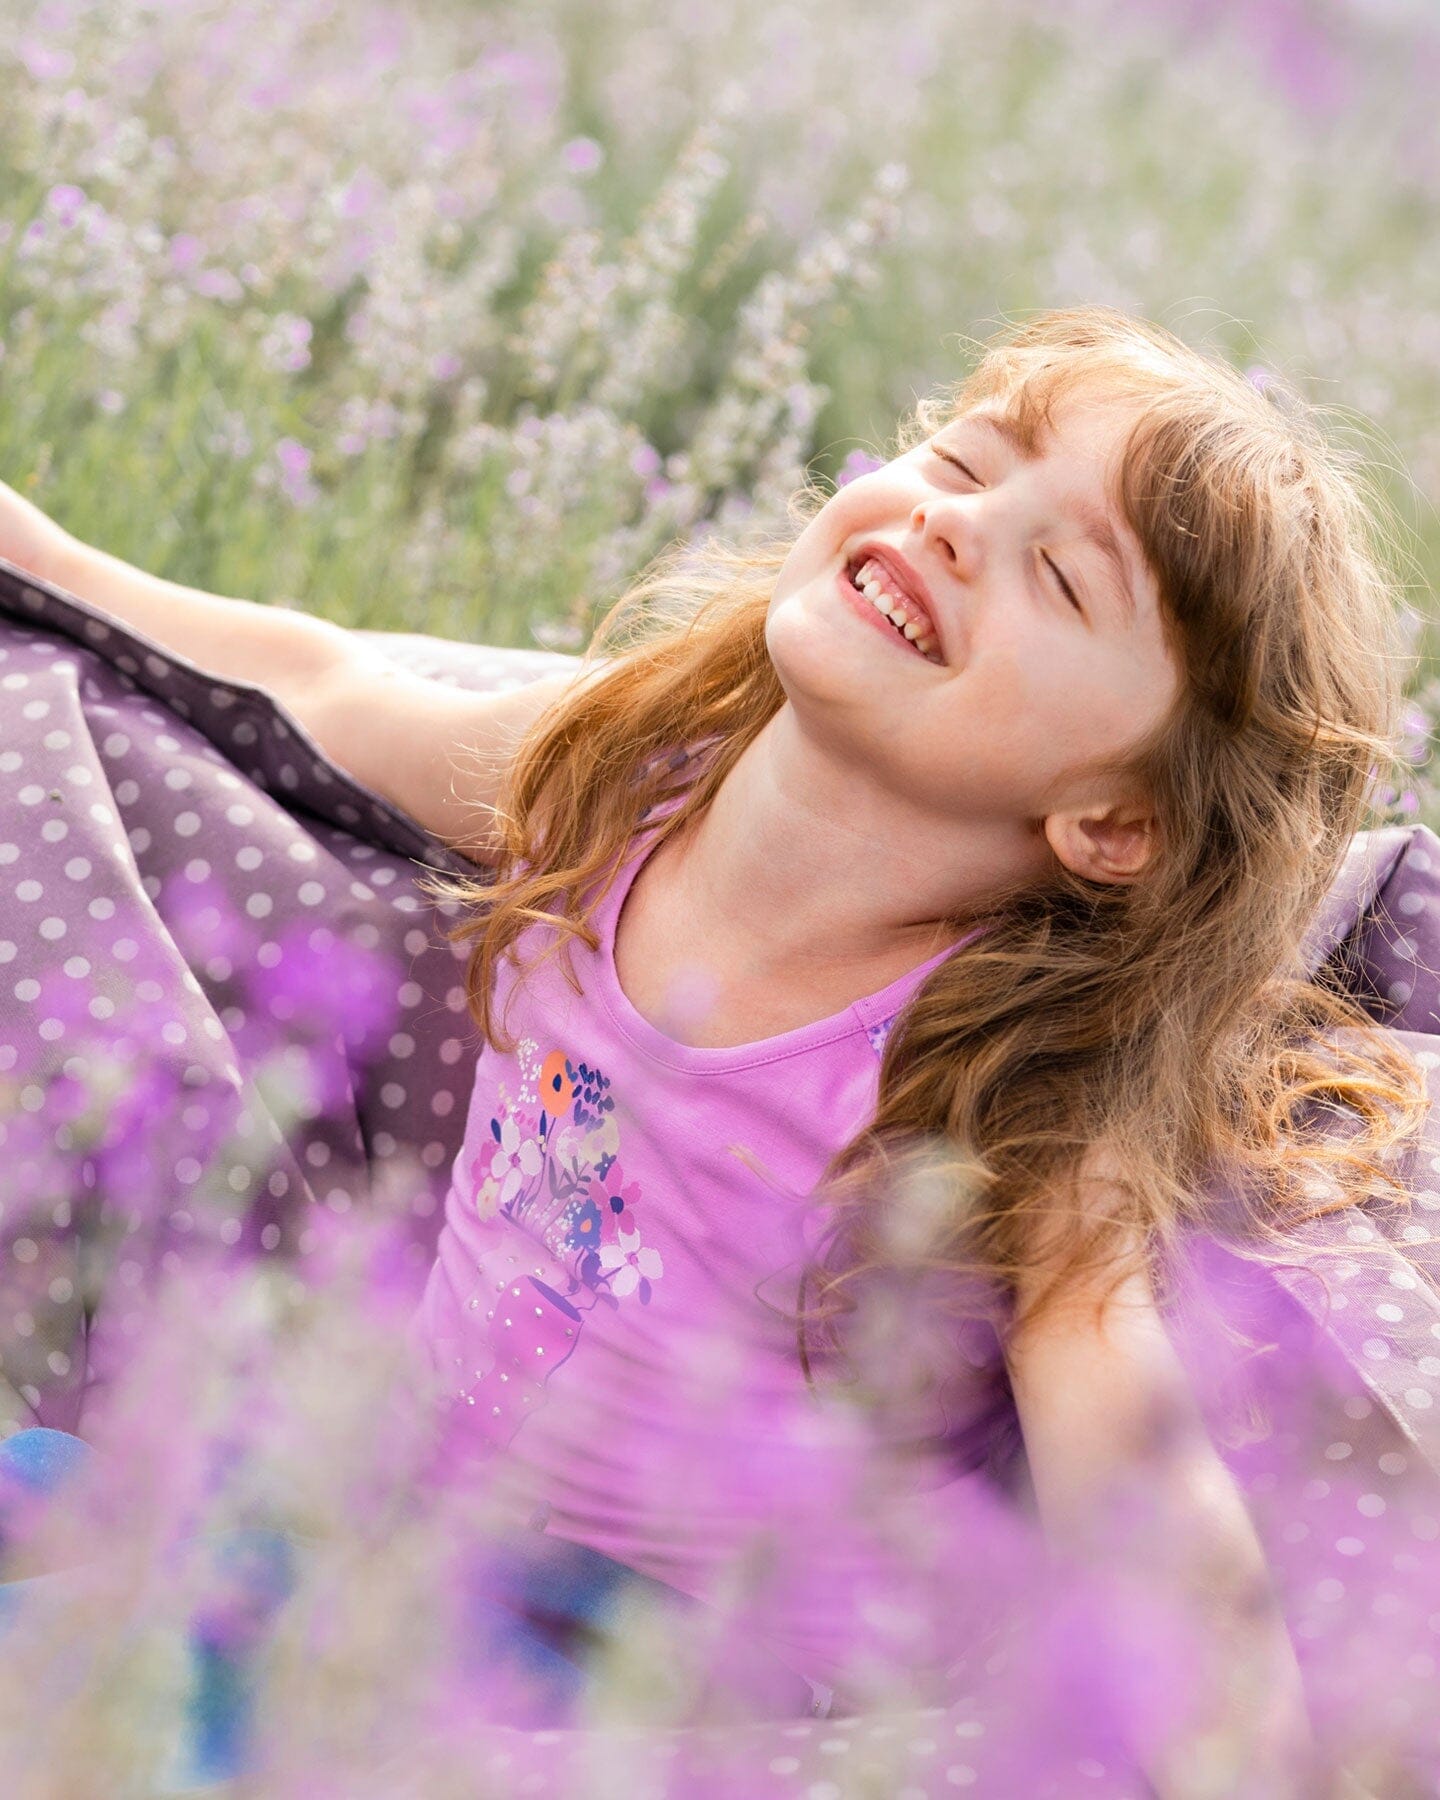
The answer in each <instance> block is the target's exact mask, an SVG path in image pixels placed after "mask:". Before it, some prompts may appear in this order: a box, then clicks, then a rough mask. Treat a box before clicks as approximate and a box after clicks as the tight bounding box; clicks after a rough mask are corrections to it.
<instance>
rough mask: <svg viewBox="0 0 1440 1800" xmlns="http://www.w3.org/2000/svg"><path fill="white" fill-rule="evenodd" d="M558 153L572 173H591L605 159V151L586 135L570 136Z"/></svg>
mask: <svg viewBox="0 0 1440 1800" xmlns="http://www.w3.org/2000/svg"><path fill="white" fill-rule="evenodd" d="M560 155H561V158H562V159H563V161H564V163H565V167H566V168H567V169H569V171H570V173H571V174H572V175H593V174H594V172H595V170H596V169H598V168H599V167H600V165H601V164H602V163H603V162H604V160H605V152H604V151H603V150H602V149H601V148H600V146H599V145H598V144H597V143H596V142H595V140H594V138H588V137H577V138H571V140H570V142H569V143H568V144H566V145H564V146H563V148H562V149H561V151H560Z"/></svg>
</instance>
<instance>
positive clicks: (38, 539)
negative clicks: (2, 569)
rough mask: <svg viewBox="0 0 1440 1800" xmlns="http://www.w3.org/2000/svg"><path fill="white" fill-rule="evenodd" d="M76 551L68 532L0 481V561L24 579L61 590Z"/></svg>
mask: <svg viewBox="0 0 1440 1800" xmlns="http://www.w3.org/2000/svg"><path fill="white" fill-rule="evenodd" d="M78 548H79V544H78V541H77V540H76V539H75V538H73V537H71V535H70V533H69V532H68V531H63V530H61V528H60V526H58V525H57V524H56V523H55V521H54V520H53V519H52V518H50V517H49V515H48V514H47V513H43V512H41V510H40V508H39V507H38V506H35V505H32V503H31V502H30V501H29V500H25V499H22V498H21V496H20V495H19V494H17V493H16V492H15V490H14V488H11V487H7V486H6V485H5V483H4V482H3V481H0V557H4V559H5V561H6V562H12V563H14V564H15V565H16V567H17V568H21V569H24V570H25V572H26V574H27V575H34V576H37V577H38V578H39V579H40V580H41V581H50V582H54V583H55V585H56V586H64V585H65V576H66V571H67V569H68V568H69V566H70V558H71V557H72V555H73V554H74V552H75V551H76V550H77V549H78Z"/></svg>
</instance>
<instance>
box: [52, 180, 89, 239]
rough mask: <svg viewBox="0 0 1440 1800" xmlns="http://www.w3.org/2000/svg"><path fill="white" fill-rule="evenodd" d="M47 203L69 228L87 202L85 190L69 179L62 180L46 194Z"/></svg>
mask: <svg viewBox="0 0 1440 1800" xmlns="http://www.w3.org/2000/svg"><path fill="white" fill-rule="evenodd" d="M45 204H46V206H47V207H48V208H49V210H50V211H51V212H52V213H54V215H55V217H56V218H57V219H58V220H59V221H60V223H61V224H62V225H63V226H65V227H66V228H67V229H68V227H70V226H71V225H73V224H74V223H75V221H76V219H78V218H79V216H80V210H81V208H82V207H83V206H84V204H85V190H84V188H78V187H75V186H74V185H73V184H72V183H70V182H68V181H66V182H61V183H60V185H59V186H58V187H53V188H51V190H50V192H49V193H48V194H47V195H46V196H45Z"/></svg>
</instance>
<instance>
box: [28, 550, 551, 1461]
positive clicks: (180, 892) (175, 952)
mask: <svg viewBox="0 0 1440 1800" xmlns="http://www.w3.org/2000/svg"><path fill="white" fill-rule="evenodd" d="M359 635H362V636H364V637H366V638H368V639H369V640H371V641H372V642H373V643H374V644H375V645H376V647H378V648H381V649H383V650H384V651H385V653H386V654H387V655H390V656H392V657H393V658H394V659H395V660H396V661H398V662H400V663H402V664H404V665H405V666H406V667H409V668H413V669H414V670H415V671H416V672H417V673H423V674H426V675H433V676H434V677H435V678H436V679H438V680H442V681H446V682H449V683H452V684H458V685H462V686H468V687H474V688H482V689H483V688H501V687H506V686H512V685H515V684H517V683H519V682H523V681H526V680H530V679H533V678H534V677H535V676H538V675H540V674H542V673H544V672H545V671H546V670H548V669H552V668H554V667H557V666H563V665H564V664H565V663H566V662H567V661H568V660H570V659H567V658H565V657H562V656H559V655H557V654H555V653H552V652H547V651H534V652H529V651H506V652H496V651H491V650H488V649H484V648H480V649H469V648H467V647H465V646H461V645H458V644H457V645H449V644H440V643H435V642H432V641H430V640H425V639H420V638H416V637H413V636H409V635H405V634H393V635H392V634H388V633H365V634H359ZM0 707H3V712H4V718H5V721H6V727H5V731H4V738H3V746H4V747H3V749H0V1166H3V1168H4V1170H5V1176H4V1185H3V1189H0V1196H3V1208H4V1210H3V1215H0V1359H3V1360H0V1377H3V1387H0V1393H3V1395H4V1398H5V1405H6V1408H7V1411H8V1414H9V1418H10V1420H11V1421H13V1422H14V1423H15V1424H36V1423H39V1424H45V1425H51V1426H56V1427H59V1428H61V1429H65V1430H72V1431H73V1430H76V1429H78V1428H79V1425H80V1422H81V1418H82V1415H83V1413H84V1410H85V1407H86V1404H87V1400H90V1399H93V1398H94V1396H95V1394H96V1391H97V1389H98V1388H100V1387H102V1386H103V1385H104V1384H105V1383H106V1382H107V1381H109V1380H112V1379H113V1378H114V1376H115V1374H116V1372H117V1369H118V1366H119V1365H120V1364H121V1363H122V1362H123V1358H124V1350H125V1344H126V1341H127V1338H128V1336H129V1335H130V1334H131V1333H133V1331H134V1328H135V1327H134V1323H133V1321H134V1320H135V1318H136V1315H137V1313H138V1312H139V1310H140V1309H141V1308H142V1307H143V1304H144V1297H145V1292H146V1289H147V1286H148V1284H149V1282H150V1281H151V1279H152V1278H153V1276H154V1274H155V1272H156V1271H157V1269H160V1268H163V1267H165V1266H167V1264H169V1263H171V1262H173V1259H174V1258H176V1257H183V1256H185V1255H186V1254H187V1251H188V1250H190V1249H192V1248H193V1247H194V1246H195V1245H196V1244H197V1243H198V1242H199V1241H200V1240H202V1239H203V1240H205V1241H206V1242H207V1243H208V1244H210V1246H211V1247H212V1248H214V1247H223V1246H226V1245H232V1244H233V1245H235V1246H237V1247H238V1248H239V1249H242V1250H246V1251H249V1252H252V1253H255V1254H260V1255H267V1254H274V1255H292V1254H294V1253H295V1252H297V1251H301V1252H303V1250H304V1248H305V1244H306V1229H307V1228H306V1219H307V1215H310V1214H312V1212H313V1209H314V1208H317V1207H320V1208H328V1209H330V1210H332V1211H341V1210H344V1209H346V1208H348V1207H350V1206H354V1205H361V1206H363V1205H365V1204H367V1202H368V1201H369V1200H370V1198H371V1197H372V1196H374V1195H375V1194H376V1193H377V1192H378V1191H379V1190H380V1189H381V1188H382V1187H383V1189H384V1191H385V1192H386V1193H392V1192H394V1191H396V1190H397V1189H398V1190H400V1191H401V1193H402V1200H403V1203H406V1204H408V1206H409V1209H410V1212H411V1214H412V1216H413V1221H414V1250H415V1259H416V1264H417V1281H423V1269H424V1267H426V1266H428V1262H429V1259H430V1253H431V1251H432V1250H433V1243H434V1239H435V1237H436V1235H437V1234H438V1231H439V1226H440V1218H441V1207H442V1201H443V1196H444V1191H445V1186H446V1183H447V1181H448V1178H449V1170H450V1164H451V1163H452V1161H453V1159H454V1156H455V1154H456V1151H457V1150H458V1148H459V1145H460V1140H461V1136H462V1133H463V1127H464V1118H465V1108H466V1102H467V1100H468V1098H469V1093H470V1087H471V1084H472V1081H473V1073H474V1056H475V1051H476V1047H477V1044H476V1034H475V1030H474V1026H473V1022H472V1021H471V1019H470V1017H469V1015H468V1013H467V1011H466V1006H465V996H464V991H463V973H464V947H463V946H452V945H449V944H447V943H446V942H445V941H444V939H443V937H442V936H441V935H440V934H441V931H442V929H443V927H444V925H445V924H446V923H448V922H449V921H450V920H451V919H452V918H453V908H452V907H450V906H448V905H447V906H445V907H443V908H441V907H437V906H436V904H435V903H434V902H433V901H432V900H431V899H430V898H429V897H428V896H426V895H425V894H424V893H422V892H421V891H419V890H418V889H417V887H416V885H415V878H416V876H417V875H418V874H420V873H421V869H422V865H423V866H426V867H429V868H432V869H433V868H438V869H445V870H451V871H456V872H458V871H463V870H466V869H469V868H470V865H469V864H467V863H466V862H465V861H464V859H463V858H461V857H459V856H457V855H455V854H454V853H453V852H451V851H449V850H448V849H447V848H446V847H445V846H444V845H441V844H439V843H437V842H436V841H435V840H434V839H432V838H430V837H429V836H428V835H426V834H425V833H424V832H423V831H422V830H421V829H420V828H419V827H418V826H417V825H416V824H415V823H414V822H413V821H412V820H410V819H408V818H407V817H405V816H404V815H403V814H402V813H400V812H399V811H397V810H396V808H395V807H393V806H392V805H390V804H389V803H388V802H387V801H385V800H384V799H382V798H380V797H379V796H377V795H375V794H372V793H371V792H369V791H368V790H367V789H366V788H364V787H362V786H361V785H360V784H359V783H358V782H356V781H355V780H354V779H353V777H351V776H350V775H348V774H347V773H346V772H345V771H343V770H342V769H340V768H338V767H337V766H336V765H335V764H334V763H332V762H331V761H330V760H329V759H328V758H327V757H326V756H325V755H324V754H323V753H322V752H321V751H320V750H319V748H318V747H317V746H316V745H315V744H314V742H313V741H312V740H311V739H310V738H309V737H308V735H307V734H306V733H305V732H304V730H303V729H301V727H300V726H299V725H298V724H297V723H296V721H295V720H294V719H293V718H291V717H290V716H289V715H288V714H287V713H286V712H285V711H284V709H283V708H282V707H280V706H279V705H277V704H276V703H275V702H274V701H273V700H272V699H271V698H270V696H269V695H268V694H267V693H266V692H265V691H264V690H262V689H260V688H256V687H251V686H249V685H247V684H245V683H240V682H230V681H221V680H216V679H215V678H214V677H213V676H211V675H209V674H207V673H205V672H204V671H202V670H200V669H198V668H196V667H195V666H194V665H192V664H190V663H188V662H186V661H185V660H184V659H183V658H181V657H178V656H176V655H174V654H172V653H171V652H169V651H168V650H164V649H162V648H161V647H160V646H158V645H155V644H154V643H152V642H151V641H150V640H147V639H145V638H144V637H142V636H140V635H139V634H138V633H135V632H132V631H130V630H127V629H124V628H122V627H121V626H120V625H119V624H118V623H117V622H116V621H115V620H114V619H113V618H111V617H109V616H108V615H106V614H104V613H102V612H100V611H99V610H97V609H95V608H93V607H91V606H89V605H87V604H86V603H84V602H83V601H81V600H78V599H76V598H74V597H72V596H69V595H66V594H63V593H60V592H59V591H57V590H54V589H52V588H49V587H47V586H44V585H43V584H37V583H35V582H33V581H31V580H29V579H27V578H25V577H23V576H22V575H21V574H20V573H19V572H18V571H15V570H13V569H11V568H10V567H9V566H8V565H3V564H0ZM442 914H443V917H442V916H441V915H442ZM87 1093H88V1094H89V1096H90V1098H89V1099H88V1100H87ZM97 1094H98V1095H99V1096H101V1097H102V1098H101V1104H99V1105H97V1104H96V1101H95V1096H96V1095H97ZM111 1096H113V1099H112V1100H111V1103H110V1104H109V1106H108V1108H107V1107H106V1105H105V1104H104V1101H105V1099H106V1098H109V1097H111ZM138 1195H163V1201H157V1202H155V1203H153V1204H152V1205H150V1206H148V1207H142V1206H140V1205H137V1201H136V1196H138ZM97 1271H98V1273H97Z"/></svg>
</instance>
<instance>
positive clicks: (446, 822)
mask: <svg viewBox="0 0 1440 1800" xmlns="http://www.w3.org/2000/svg"><path fill="white" fill-rule="evenodd" d="M597 672H598V671H597V670H595V669H593V668H592V670H590V671H588V672H587V676H586V678H587V679H589V678H591V677H593V675H594V674H595V673H597ZM579 679H581V666H580V663H579V662H578V660H577V662H576V663H575V666H574V668H573V669H560V670H557V671H556V672H555V673H554V674H547V675H542V676H540V677H538V678H537V679H536V680H533V681H528V682H525V683H524V684H523V685H522V686H520V687H515V688H507V689H505V690H504V691H503V692H499V693H494V692H486V693H476V692H473V691H471V690H470V689H467V688H457V687H451V686H450V685H449V684H448V683H446V682H443V681H434V680H432V679H430V678H429V677H428V676H424V675H415V674H412V673H411V672H410V671H409V670H407V669H402V668H400V667H399V666H398V665H396V664H394V663H391V662H389V661H388V660H386V659H385V658H383V657H380V656H378V655H370V654H366V655H363V656H357V657H355V658H354V659H353V660H350V661H347V662H345V663H343V664H341V665H339V666H338V667H337V668H336V669H335V670H334V671H333V672H332V673H331V674H330V675H329V676H328V677H327V679H326V683H325V687H324V690H323V692H322V693H321V694H318V695H316V696H315V697H314V698H313V699H312V700H311V702H310V704H309V705H308V706H307V709H306V723H307V725H308V727H309V729H310V732H311V735H312V736H313V737H314V738H315V741H316V742H317V743H318V744H319V745H320V747H321V749H322V750H324V751H325V753H326V754H327V755H328V756H329V757H330V758H331V759H332V760H333V761H334V762H336V763H338V764H339V766H340V767H341V768H342V769H344V770H346V771H347V773H349V774H351V775H353V776H354V777H355V779H356V780H357V781H359V782H361V783H362V784H363V785H364V786H365V787H368V788H369V789H370V790H371V791H372V792H373V793H376V794H379V795H381V796H382V798H384V799H386V800H389V801H390V802H391V803H392V804H393V805H395V806H397V807H399V808H400V810H401V811H402V812H404V813H407V814H409V816H410V817H411V818H412V819H414V820H415V822H416V823H417V824H418V825H420V826H422V827H423V828H424V829H425V830H426V831H427V832H429V833H430V835H431V836H432V837H434V838H437V839H439V841H440V842H441V843H444V844H446V845H448V846H449V847H450V848H451V849H453V850H456V851H458V852H459V853H460V855H462V856H464V857H466V858H468V859H469V860H470V861H471V862H474V863H485V862H487V861H490V860H493V857H494V854H495V851H496V849H497V848H498V845H499V834H498V831H497V828H496V817H495V815H496V811H497V809H498V808H499V807H500V805H501V804H502V801H503V798H504V794H505V790H506V786H507V782H508V776H509V771H510V767H511V764H512V762H513V761H514V757H515V752H516V750H517V749H518V748H519V745H520V742H521V740H522V739H523V738H524V736H525V735H526V733H527V732H528V731H529V730H530V728H531V727H532V726H533V725H534V724H535V723H536V722H537V721H538V720H539V719H540V718H541V716H542V715H543V714H544V713H545V712H546V711H547V710H548V709H549V708H550V707H551V706H553V705H554V704H555V703H556V702H557V701H558V700H560V699H561V697H562V696H563V695H565V694H566V693H568V692H569V691H570V689H571V688H572V687H573V686H574V685H575V683H576V682H577V681H578V680H579Z"/></svg>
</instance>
